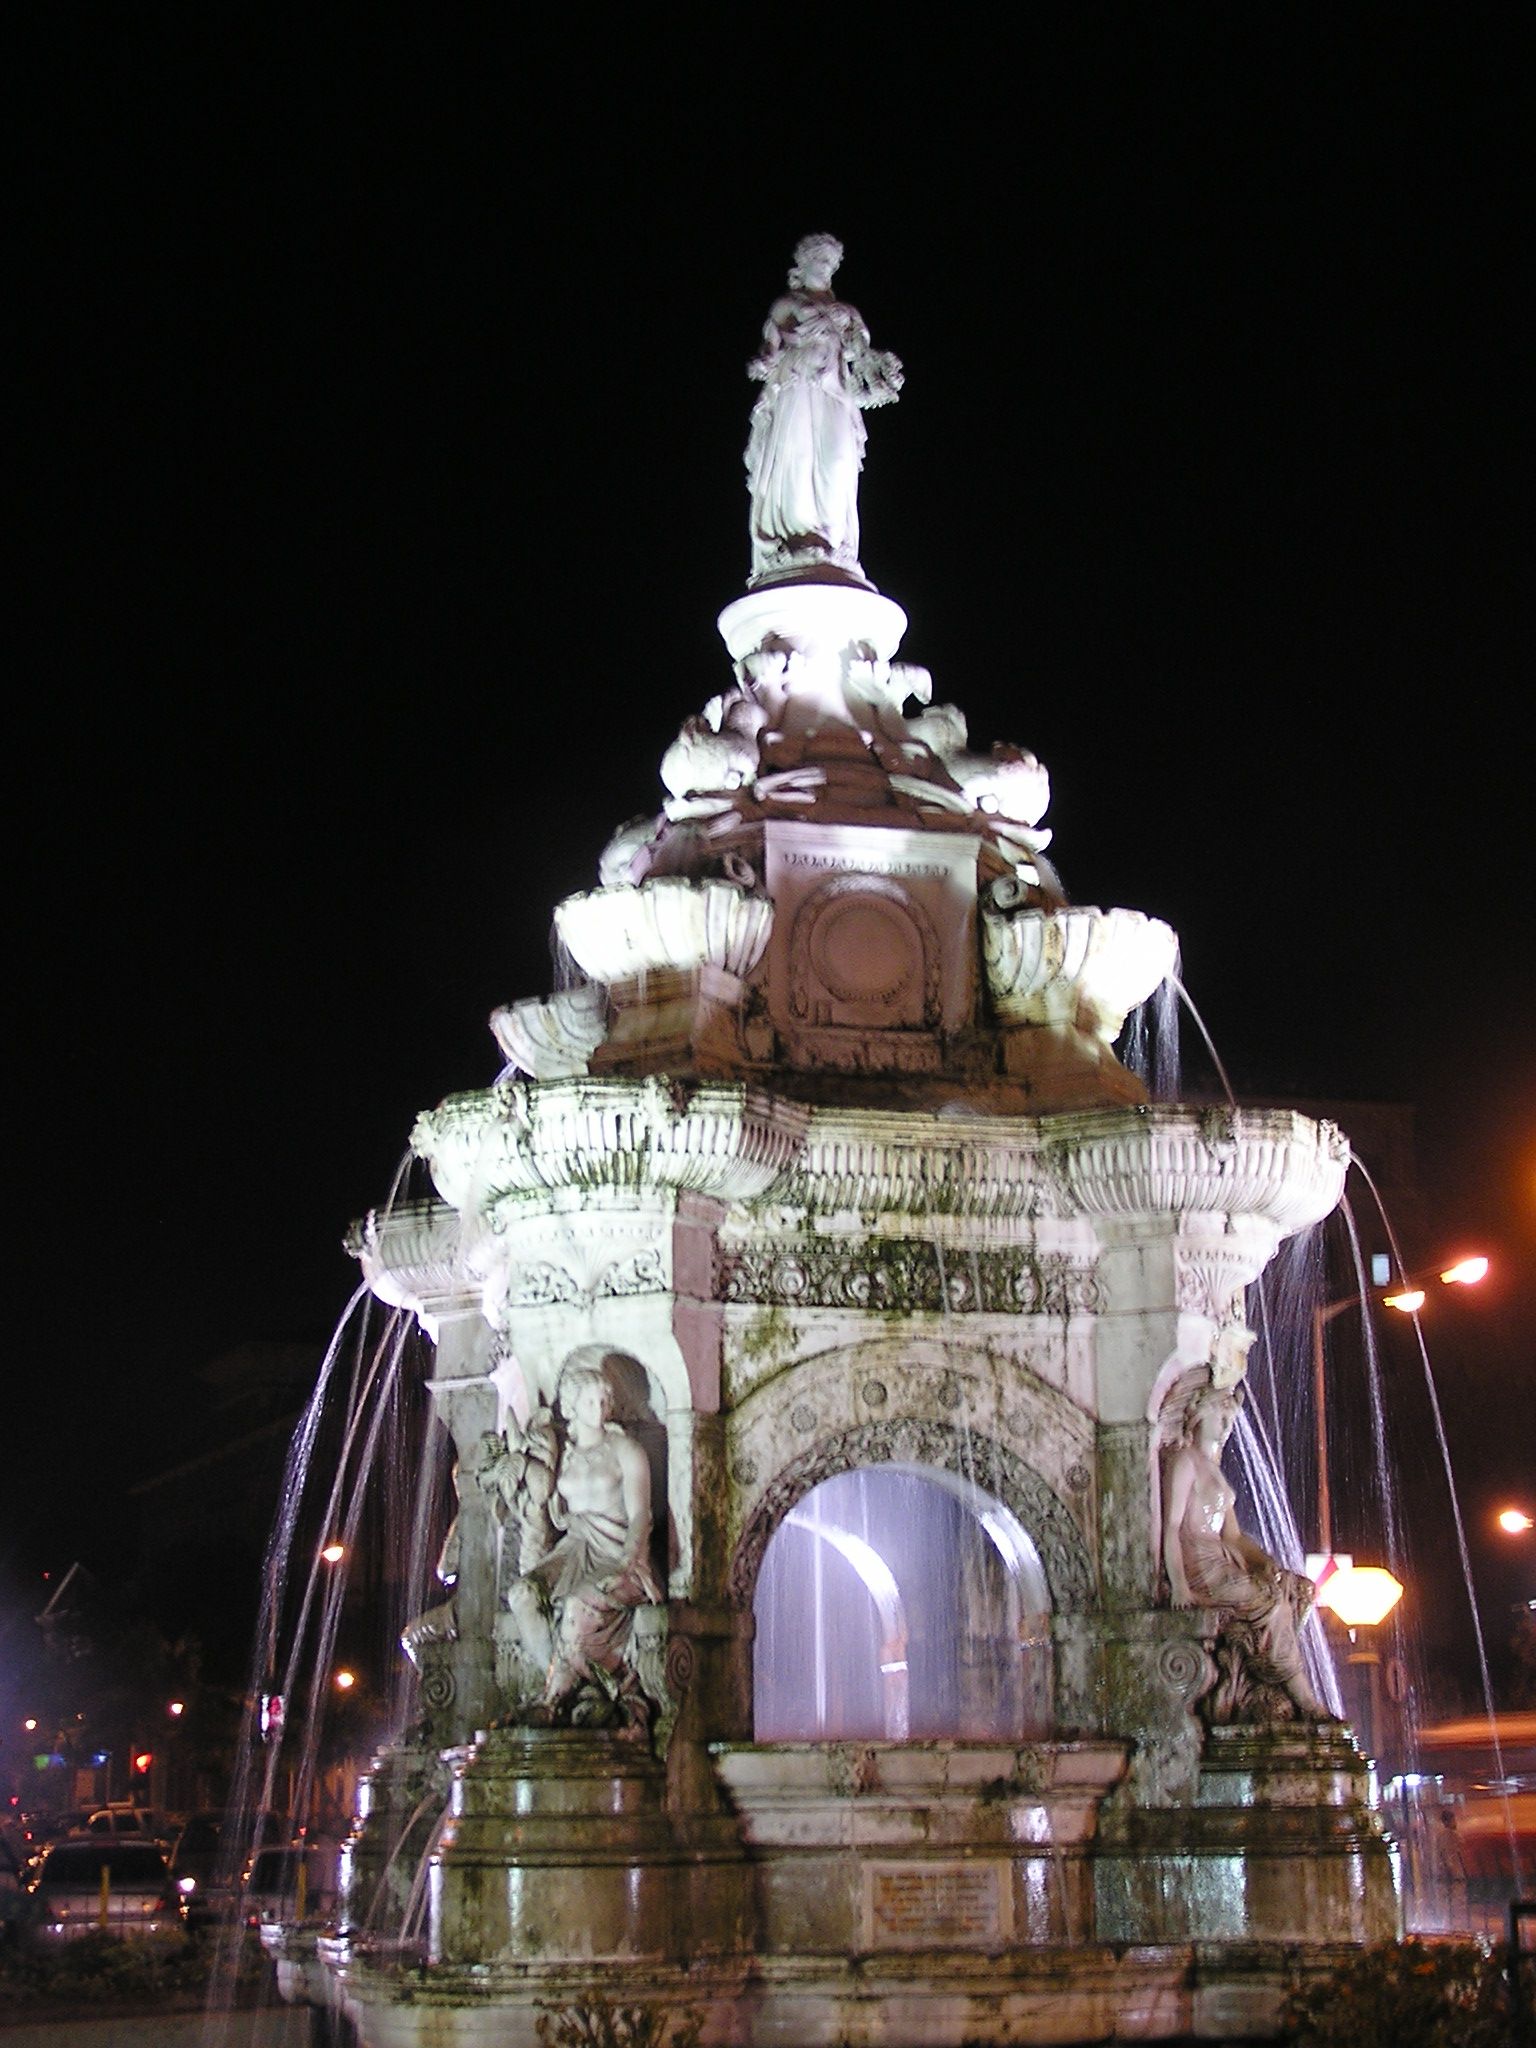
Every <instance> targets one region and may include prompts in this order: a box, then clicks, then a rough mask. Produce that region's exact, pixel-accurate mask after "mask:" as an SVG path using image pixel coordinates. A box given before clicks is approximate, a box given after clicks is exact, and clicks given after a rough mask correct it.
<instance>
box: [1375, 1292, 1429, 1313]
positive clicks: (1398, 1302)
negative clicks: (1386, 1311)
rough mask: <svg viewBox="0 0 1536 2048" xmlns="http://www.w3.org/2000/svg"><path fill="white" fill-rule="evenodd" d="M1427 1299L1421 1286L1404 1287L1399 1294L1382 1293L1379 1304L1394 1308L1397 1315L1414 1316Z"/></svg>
mask: <svg viewBox="0 0 1536 2048" xmlns="http://www.w3.org/2000/svg"><path fill="white" fill-rule="evenodd" d="M1428 1299H1429V1296H1428V1295H1427V1294H1426V1293H1425V1292H1424V1290H1423V1288H1422V1287H1405V1288H1404V1289H1403V1290H1402V1292H1401V1293H1400V1294H1384V1295H1383V1296H1382V1297H1381V1305H1382V1307H1383V1308H1395V1309H1396V1310H1397V1312H1398V1314H1399V1315H1403V1316H1416V1315H1417V1314H1418V1312H1419V1310H1420V1309H1421V1308H1422V1307H1423V1306H1424V1304H1425V1302H1426V1301H1427V1300H1428Z"/></svg>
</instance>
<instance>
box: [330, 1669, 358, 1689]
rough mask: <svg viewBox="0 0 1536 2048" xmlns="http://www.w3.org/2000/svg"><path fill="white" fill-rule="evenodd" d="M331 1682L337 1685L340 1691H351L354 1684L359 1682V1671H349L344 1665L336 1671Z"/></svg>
mask: <svg viewBox="0 0 1536 2048" xmlns="http://www.w3.org/2000/svg"><path fill="white" fill-rule="evenodd" d="M331 1683H332V1684H333V1685H334V1686H335V1688H336V1690H337V1691H338V1692H350V1691H351V1690H352V1688H353V1686H354V1685H356V1683H357V1673H356V1672H355V1671H348V1670H347V1669H346V1667H345V1666H343V1667H342V1669H341V1670H340V1671H338V1672H337V1673H336V1675H335V1677H334V1678H333V1679H332V1681H331Z"/></svg>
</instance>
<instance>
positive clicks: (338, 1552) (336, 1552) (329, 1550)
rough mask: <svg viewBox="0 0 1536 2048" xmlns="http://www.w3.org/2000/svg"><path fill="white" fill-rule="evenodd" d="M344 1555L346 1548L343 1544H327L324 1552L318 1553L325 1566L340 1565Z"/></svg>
mask: <svg viewBox="0 0 1536 2048" xmlns="http://www.w3.org/2000/svg"><path fill="white" fill-rule="evenodd" d="M346 1554H347V1546H346V1545H345V1543H327V1544H326V1546H325V1548H324V1550H322V1551H321V1553H320V1555H321V1556H322V1557H323V1558H324V1559H325V1561H326V1563H327V1564H340V1563H341V1560H342V1559H343V1558H344V1557H345V1556H346Z"/></svg>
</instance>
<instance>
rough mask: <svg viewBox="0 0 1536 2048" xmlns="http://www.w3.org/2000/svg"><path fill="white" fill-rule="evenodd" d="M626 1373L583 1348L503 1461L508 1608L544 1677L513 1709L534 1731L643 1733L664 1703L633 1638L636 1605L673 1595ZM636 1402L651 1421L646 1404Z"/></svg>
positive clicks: (615, 1359) (605, 1355) (623, 1361)
mask: <svg viewBox="0 0 1536 2048" xmlns="http://www.w3.org/2000/svg"><path fill="white" fill-rule="evenodd" d="M625 1367H628V1368H630V1376H631V1377H632V1376H634V1375H639V1376H640V1377H641V1378H642V1379H643V1373H642V1372H641V1369H640V1368H639V1366H638V1365H637V1364H636V1362H635V1361H634V1360H632V1359H627V1358H625V1357H624V1356H623V1355H622V1354H621V1353H616V1352H608V1351H605V1350H604V1348H603V1347H602V1346H601V1345H587V1346H584V1347H582V1349H580V1350H578V1351H574V1352H573V1353H572V1354H571V1356H570V1358H569V1359H568V1360H567V1361H566V1364H565V1368H564V1370H563V1371H562V1372H561V1375H560V1384H559V1391H558V1394H557V1397H556V1413H555V1414H551V1412H550V1410H548V1409H539V1410H538V1411H536V1413H535V1414H534V1415H533V1416H532V1417H531V1418H530V1420H529V1423H528V1426H527V1428H526V1429H525V1430H524V1431H523V1432H522V1433H521V1437H520V1439H519V1442H518V1444H517V1445H516V1446H515V1447H512V1446H508V1447H507V1449H506V1451H505V1453H504V1457H503V1458H502V1460H500V1461H498V1484H499V1486H500V1487H501V1490H502V1494H503V1498H504V1500H505V1503H506V1508H507V1513H508V1528H507V1538H506V1539H504V1540H508V1539H510V1540H512V1541H513V1542H515V1544H516V1563H517V1577H516V1578H515V1579H514V1580H513V1582H512V1584H511V1586H510V1587H509V1588H508V1591H507V1607H508V1610H509V1611H510V1613H511V1616H512V1619H513V1622H514V1625H515V1630H516V1634H517V1637H518V1641H519V1645H520V1647H521V1649H522V1650H523V1652H524V1655H525V1657H526V1659H527V1661H528V1662H529V1663H530V1664H531V1665H532V1666H533V1667H534V1668H535V1669H537V1670H539V1671H541V1672H542V1673H543V1684H542V1686H541V1687H540V1689H539V1690H538V1692H537V1695H536V1697H534V1698H533V1699H532V1700H530V1701H526V1702H523V1703H521V1704H520V1706H518V1707H515V1708H514V1713H515V1715H516V1717H517V1718H519V1719H522V1720H525V1721H529V1722H533V1723H535V1724H546V1725H547V1724H551V1723H558V1722H572V1723H575V1724H578V1725H585V1726H596V1725H605V1724H608V1723H611V1722H615V1721H618V1722H622V1723H625V1724H628V1725H632V1726H643V1725H645V1724H646V1723H647V1722H648V1721H649V1719H650V1718H651V1715H652V1713H653V1712H654V1710H655V1709H656V1708H657V1707H658V1706H659V1705H660V1704H661V1701H660V1700H659V1699H658V1697H657V1693H656V1686H655V1684H654V1681H653V1675H652V1674H651V1673H650V1672H649V1671H648V1670H645V1669H642V1668H641V1667H642V1662H643V1659H642V1656H641V1654H640V1651H639V1648H638V1646H637V1644H636V1641H635V1613H636V1609H637V1608H640V1607H643V1606H645V1605H647V1604H649V1603H652V1602H659V1601H661V1600H663V1599H664V1598H665V1597H666V1596H665V1593H664V1592H663V1589H662V1585H661V1581H660V1577H659V1575H658V1572H657V1569H656V1564H655V1561H654V1560H653V1556H652V1550H653V1540H652V1539H653V1530H654V1519H655V1518H654V1511H653V1502H654V1500H655V1494H656V1490H657V1489H656V1487H655V1485H654V1483H653V1465H654V1463H655V1446H654V1445H651V1444H648V1443H647V1442H646V1441H645V1440H644V1439H645V1437H646V1435H647V1434H648V1432H647V1431H646V1430H645V1429H644V1426H643V1424H642V1423H640V1422H639V1420H638V1419H634V1420H632V1422H631V1426H628V1427H626V1426H625V1425H624V1424H622V1423H621V1422H619V1421H617V1420H616V1419H615V1415H616V1413H617V1412H618V1410H619V1409H620V1408H621V1407H623V1408H626V1409H627V1410H628V1411H629V1412H630V1414H631V1416H632V1417H633V1414H634V1409H635V1407H636V1403H635V1401H634V1397H633V1392H632V1390H630V1389H627V1388H626V1386H625V1378H626V1375H625V1373H624V1370H623V1369H624V1368H625ZM626 1397H627V1398H626ZM638 1405H639V1406H641V1407H642V1408H644V1410H645V1412H646V1413H647V1414H648V1413H649V1409H648V1404H646V1403H645V1402H644V1400H643V1397H642V1400H641V1402H640V1403H639V1404H638ZM652 1425H653V1431H654V1432H657V1433H659V1427H660V1426H659V1425H657V1424H655V1423H654V1418H652Z"/></svg>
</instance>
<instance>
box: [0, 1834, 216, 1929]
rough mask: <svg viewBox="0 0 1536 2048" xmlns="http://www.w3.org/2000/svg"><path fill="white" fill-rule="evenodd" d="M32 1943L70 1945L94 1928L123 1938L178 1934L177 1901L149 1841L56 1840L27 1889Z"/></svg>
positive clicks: (179, 1910)
mask: <svg viewBox="0 0 1536 2048" xmlns="http://www.w3.org/2000/svg"><path fill="white" fill-rule="evenodd" d="M27 1896H28V1901H29V1908H28V1912H27V1921H28V1931H29V1934H30V1937H31V1939H32V1940H34V1941H39V1942H43V1943H45V1944H51V1943H55V1942H61V1941H75V1940H77V1939H78V1938H79V1937H80V1936H81V1935H85V1934H93V1933H95V1932H96V1931H97V1930H98V1929H100V1930H102V1931H104V1932H105V1933H107V1934H116V1935H119V1936H121V1937H122V1938H124V1939H125V1940H137V1939H142V1938H144V1937H145V1936H148V1935H167V1934H181V1933H182V1932H183V1931H184V1926H185V1922H184V1918H183V1912H182V1904H181V1900H180V1898H179V1897H178V1895H177V1892H176V1887H175V1886H174V1884H173V1883H172V1882H171V1873H170V1869H169V1866H168V1865H167V1863H166V1860H165V1852H164V1850H162V1849H159V1848H157V1847H156V1845H155V1844H154V1843H153V1842H121V1841H88V1840H86V1839H85V1838H84V1837H82V1836H80V1835H76V1836H75V1837H74V1838H73V1840H71V1841H67V1842H56V1843H55V1844H54V1845H53V1847H52V1848H51V1849H49V1850H48V1851H47V1853H46V1854H45V1855H44V1857H43V1858H42V1861H41V1862H40V1863H39V1865H38V1867H37V1872H36V1874H35V1876H34V1877H33V1878H32V1880H31V1882H30V1884H29V1885H28V1887H27Z"/></svg>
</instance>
